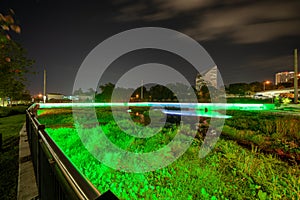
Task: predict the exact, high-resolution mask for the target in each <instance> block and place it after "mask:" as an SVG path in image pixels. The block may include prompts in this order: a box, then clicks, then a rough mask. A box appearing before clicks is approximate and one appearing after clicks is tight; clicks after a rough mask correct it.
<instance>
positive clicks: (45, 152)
mask: <svg viewBox="0 0 300 200" xmlns="http://www.w3.org/2000/svg"><path fill="white" fill-rule="evenodd" d="M26 129H27V134H28V141H29V146H30V150H31V157H32V161H33V166H34V170H35V175H36V180H37V185H38V191H39V198H40V199H117V198H116V197H115V196H114V195H113V194H112V193H111V192H108V193H104V194H102V195H100V192H99V191H98V190H97V189H96V188H95V187H94V186H93V185H92V184H91V183H90V182H89V181H88V180H87V179H86V178H85V177H84V176H83V175H81V174H80V173H79V172H78V171H77V169H76V168H75V167H74V165H73V164H72V163H71V162H70V161H69V160H68V158H67V157H66V156H65V155H64V153H63V152H62V151H61V150H60V149H59V147H58V146H57V145H56V144H55V142H54V141H53V140H52V139H51V137H50V136H49V135H48V134H47V133H46V131H45V126H44V125H41V124H40V123H39V121H38V120H37V119H36V114H35V113H34V112H33V110H32V109H28V110H27V111H26ZM107 194H109V195H107ZM106 197H108V198H106Z"/></svg>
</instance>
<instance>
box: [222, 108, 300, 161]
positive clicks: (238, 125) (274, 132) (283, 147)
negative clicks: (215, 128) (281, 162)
mask: <svg viewBox="0 0 300 200" xmlns="http://www.w3.org/2000/svg"><path fill="white" fill-rule="evenodd" d="M227 114H229V115H232V116H233V117H232V118H230V119H227V120H226V122H225V124H226V126H225V127H224V129H223V134H222V135H223V136H226V137H227V138H230V139H233V140H235V141H237V142H239V143H240V144H243V145H247V146H250V147H251V145H256V146H258V148H259V149H260V150H263V151H264V152H269V153H270V152H272V153H276V154H278V155H279V156H280V157H282V158H283V159H287V160H289V161H291V162H298V163H300V117H299V116H293V115H282V114H276V113H273V114H271V115H270V112H253V111H252V112H245V111H228V112H227Z"/></svg>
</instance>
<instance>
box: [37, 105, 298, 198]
mask: <svg viewBox="0 0 300 200" xmlns="http://www.w3.org/2000/svg"><path fill="white" fill-rule="evenodd" d="M60 113H63V114H61V115H60ZM40 114H41V115H40V117H39V120H40V122H41V123H43V124H46V127H47V129H46V131H47V132H48V133H49V135H50V136H51V137H52V138H53V139H54V140H55V142H56V143H57V144H58V146H59V147H60V148H61V149H62V150H63V152H64V153H65V155H67V156H68V157H69V159H70V160H71V161H72V163H74V165H75V166H76V167H77V169H78V170H79V171H80V172H81V173H82V174H84V175H85V176H86V177H87V178H88V179H89V180H90V181H91V182H92V183H93V184H94V185H95V187H97V188H98V189H99V191H100V192H105V191H107V190H108V189H110V190H111V191H112V192H114V193H115V194H116V195H117V196H118V197H119V198H121V199H260V200H264V199H299V198H300V187H299V185H300V169H299V166H298V165H297V164H295V165H290V164H288V163H287V162H284V161H282V160H280V159H278V157H277V155H272V154H264V153H263V152H261V151H260V149H259V148H255V147H253V148H252V149H251V148H250V149H247V148H243V147H242V146H240V145H239V143H238V142H236V141H231V140H227V139H219V141H218V142H217V144H216V146H215V148H214V149H213V150H212V151H211V152H210V153H209V154H208V156H206V157H205V158H203V159H199V157H198V152H199V148H200V146H201V144H202V142H203V141H202V140H201V138H202V137H196V138H195V139H194V141H193V143H192V145H191V146H190V148H189V149H188V150H187V152H186V153H185V154H184V155H183V156H181V157H180V158H179V159H178V160H176V161H175V162H174V163H172V164H171V165H169V166H167V167H165V168H163V169H160V170H156V171H153V172H147V173H140V174H134V173H124V172H120V171H116V170H113V169H111V168H109V167H107V166H105V165H103V164H102V163H100V162H99V161H98V160H97V159H95V158H94V157H93V156H92V155H91V154H90V153H89V152H88V151H87V150H86V148H85V147H84V146H83V145H82V142H81V140H82V139H84V140H85V139H86V141H87V143H89V142H90V144H88V146H92V147H93V149H94V151H96V152H97V151H100V152H101V151H102V150H101V148H100V149H99V147H98V146H97V144H98V142H97V141H100V140H101V138H100V137H99V136H98V134H97V133H98V132H99V130H97V128H96V127H93V126H91V127H88V128H87V127H84V130H86V131H87V132H86V133H85V134H86V136H87V138H79V136H78V133H77V131H76V129H75V128H74V125H73V116H72V114H71V112H70V110H60V111H59V112H58V111H57V110H52V111H51V110H45V111H43V112H40ZM231 114H232V115H234V114H235V115H236V119H231V121H228V122H226V124H227V125H226V127H227V129H226V130H229V129H230V130H231V129H235V130H238V131H243V129H245V131H252V132H255V131H258V132H255V133H256V135H267V134H269V135H272V134H273V133H272V130H276V133H274V135H273V138H280V137H282V136H284V137H285V138H286V139H293V138H294V140H298V133H299V132H298V129H297V126H296V127H295V126H291V125H293V124H295V123H296V124H299V123H297V122H295V123H292V124H288V123H287V122H289V121H290V118H288V119H286V118H282V117H278V118H276V119H275V118H272V117H270V116H269V115H268V114H266V115H265V116H260V115H259V114H257V113H255V114H254V113H252V114H251V113H250V114H249V113H248V114H247V113H246V114H245V113H231ZM248 115H249V116H248ZM242 116H245V117H246V118H242ZM251 116H253V117H254V119H251V120H250V118H251ZM97 117H98V122H99V123H100V124H101V128H102V130H104V132H105V133H106V136H107V137H108V138H109V139H110V140H111V141H112V142H113V143H114V144H116V145H117V146H118V147H120V148H122V149H124V150H127V151H131V152H136V153H146V152H151V151H154V150H156V149H159V148H161V147H163V146H165V145H166V144H168V142H170V140H171V139H172V138H173V137H174V135H175V134H176V128H175V127H172V128H170V129H162V130H161V131H160V132H159V133H158V134H156V135H155V136H152V137H151V138H149V139H147V138H146V139H145V138H142V139H141V138H133V137H131V136H128V135H127V134H124V133H122V131H121V130H120V129H119V128H118V126H117V125H116V123H115V122H114V121H113V120H112V118H111V114H109V112H108V111H107V110H101V109H99V110H97ZM247 117H248V118H247ZM256 118H257V121H255V119H256ZM238 120H240V121H238ZM268 120H270V121H268ZM274 120H275V122H274ZM276 120H279V121H278V122H277V121H276ZM296 120H297V119H296ZM124 123H125V122H124ZM251 123H256V125H255V127H254V126H253V124H251ZM60 124H64V127H65V128H62V127H59V125H60ZM268 124H269V125H270V126H266V125H268ZM276 124H277V125H278V127H276ZM282 124H283V125H282ZM273 125H275V128H274V127H273ZM281 126H282V129H279V127H281ZM234 127H235V128H234ZM254 128H256V130H252V129H254ZM287 128H289V129H288V130H285V129H287ZM231 135H234V136H235V137H234V138H233V139H238V135H239V133H235V134H231ZM258 137H260V136H256V140H257V141H259V140H258V139H259V138H258ZM91 138H92V139H91ZM251 138H252V137H250V136H249V137H248V138H246V137H245V138H244V139H251ZM183 139H184V138H183ZM253 139H255V137H253ZM174 151H176V149H174V150H171V151H170V152H171V153H174ZM170 156H172V155H170Z"/></svg>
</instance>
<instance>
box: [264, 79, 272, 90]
mask: <svg viewBox="0 0 300 200" xmlns="http://www.w3.org/2000/svg"><path fill="white" fill-rule="evenodd" d="M270 83H271V82H270V81H264V91H265V90H266V84H270Z"/></svg>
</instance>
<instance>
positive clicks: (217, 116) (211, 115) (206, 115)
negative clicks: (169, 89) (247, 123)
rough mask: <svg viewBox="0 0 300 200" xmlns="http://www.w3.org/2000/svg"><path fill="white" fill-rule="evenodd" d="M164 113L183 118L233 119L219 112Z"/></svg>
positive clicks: (178, 111) (187, 111) (167, 111)
mask: <svg viewBox="0 0 300 200" xmlns="http://www.w3.org/2000/svg"><path fill="white" fill-rule="evenodd" d="M162 112H163V113H165V114H169V115H181V116H202V117H213V118H225V119H226V118H231V116H229V115H222V114H220V113H218V112H212V111H209V112H208V111H203V110H201V111H200V110H181V111H180V110H162Z"/></svg>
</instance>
